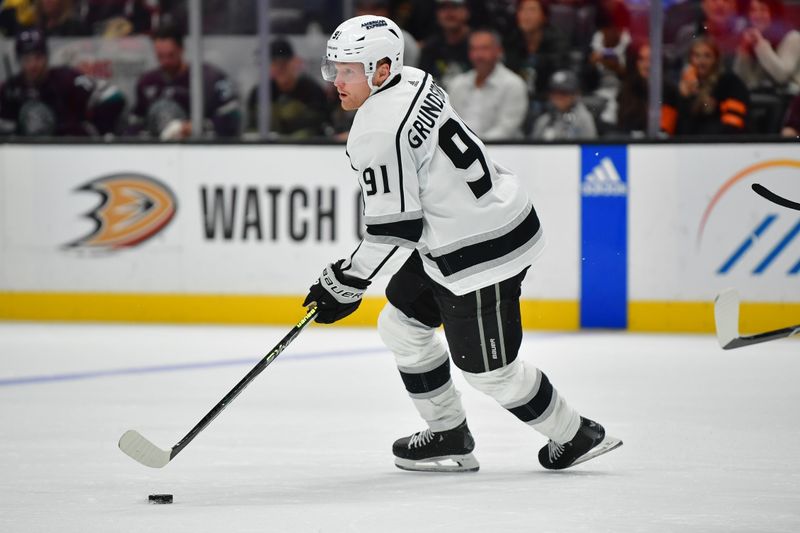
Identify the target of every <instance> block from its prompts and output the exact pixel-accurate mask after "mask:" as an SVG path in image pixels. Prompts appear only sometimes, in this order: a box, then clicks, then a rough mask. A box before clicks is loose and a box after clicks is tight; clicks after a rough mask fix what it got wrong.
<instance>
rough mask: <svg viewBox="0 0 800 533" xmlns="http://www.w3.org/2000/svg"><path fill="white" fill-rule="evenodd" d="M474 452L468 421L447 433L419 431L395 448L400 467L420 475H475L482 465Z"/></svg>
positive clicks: (401, 440) (395, 462)
mask: <svg viewBox="0 0 800 533" xmlns="http://www.w3.org/2000/svg"><path fill="white" fill-rule="evenodd" d="M474 449H475V440H474V439H473V438H472V434H471V433H470V431H469V428H468V427H467V421H466V420H465V421H464V422H462V423H461V424H459V425H458V426H456V427H455V428H453V429H449V430H447V431H437V432H433V431H431V430H430V429H426V430H425V431H419V432H417V433H414V434H413V435H411V436H409V437H403V438H402V439H398V440H396V441H395V443H394V446H392V451H393V453H394V456H395V459H394V464H395V465H396V466H397V468H400V469H402V470H413V471H418V472H475V471H477V470H478V468H480V465H479V464H478V460H477V459H475V456H473V455H472V450H474Z"/></svg>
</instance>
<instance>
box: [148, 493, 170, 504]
mask: <svg viewBox="0 0 800 533" xmlns="http://www.w3.org/2000/svg"><path fill="white" fill-rule="evenodd" d="M147 499H148V500H150V503H172V494H151V495H150V496H148V497H147Z"/></svg>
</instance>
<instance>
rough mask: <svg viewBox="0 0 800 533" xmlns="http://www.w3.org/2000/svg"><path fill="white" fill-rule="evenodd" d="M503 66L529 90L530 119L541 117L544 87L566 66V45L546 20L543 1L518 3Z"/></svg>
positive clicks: (559, 34) (565, 40)
mask: <svg viewBox="0 0 800 533" xmlns="http://www.w3.org/2000/svg"><path fill="white" fill-rule="evenodd" d="M505 51H506V56H505V57H506V61H505V63H506V65H507V66H508V67H509V68H510V69H512V70H514V71H515V72H517V73H518V74H520V75H521V76H522V78H523V79H524V80H525V82H526V85H527V87H528V97H529V106H530V109H529V115H530V116H531V117H533V118H535V117H536V116H538V115H539V114H540V113H541V110H542V108H543V107H544V103H545V102H546V100H547V84H548V82H549V81H550V78H551V76H552V75H553V73H554V72H555V71H557V70H558V69H560V68H563V67H564V66H565V65H567V64H568V62H569V43H568V42H567V39H566V37H565V36H564V34H563V33H562V32H561V30H559V29H558V28H556V27H554V26H552V25H551V24H550V23H549V19H548V7H547V4H546V3H545V2H544V0H520V2H519V4H518V5H517V28H516V29H515V31H513V32H512V33H511V34H510V35H509V37H508V39H507V41H506V47H505Z"/></svg>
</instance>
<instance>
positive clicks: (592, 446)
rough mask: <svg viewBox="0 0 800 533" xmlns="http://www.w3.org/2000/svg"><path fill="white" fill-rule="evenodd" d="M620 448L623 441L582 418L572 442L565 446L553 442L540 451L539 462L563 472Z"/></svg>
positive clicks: (593, 422) (548, 467)
mask: <svg viewBox="0 0 800 533" xmlns="http://www.w3.org/2000/svg"><path fill="white" fill-rule="evenodd" d="M620 446H622V441H621V440H620V439H617V438H615V437H610V436H607V435H606V430H605V429H603V426H601V425H600V424H598V423H597V422H595V421H593V420H589V419H588V418H583V417H581V425H580V427H579V428H578V433H577V434H576V435H575V436H574V437H573V438H572V440H571V441H569V442H565V443H564V444H558V443H556V442H554V441H552V440H551V441H550V442H548V443H547V446H544V447H543V448H542V449H541V450H539V462H540V463H541V464H542V466H543V467H545V468H547V469H550V470H562V469H564V468H569V467H570V466H575V465H578V464H581V463H583V462H585V461H588V460H589V459H594V458H595V457H597V456H598V455H603V454H604V453H608V452H610V451H611V450H613V449H615V448H619V447H620Z"/></svg>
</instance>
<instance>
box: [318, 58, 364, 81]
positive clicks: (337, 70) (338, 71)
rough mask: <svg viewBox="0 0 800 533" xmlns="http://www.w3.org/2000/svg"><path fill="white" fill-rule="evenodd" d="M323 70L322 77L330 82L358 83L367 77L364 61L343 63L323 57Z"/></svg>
mask: <svg viewBox="0 0 800 533" xmlns="http://www.w3.org/2000/svg"><path fill="white" fill-rule="evenodd" d="M321 70H322V79H324V80H325V81H329V82H335V81H340V82H342V83H358V82H361V81H365V80H366V79H367V75H366V74H365V73H364V65H363V64H362V63H343V62H341V61H331V60H330V59H328V58H327V57H323V58H322V67H321Z"/></svg>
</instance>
